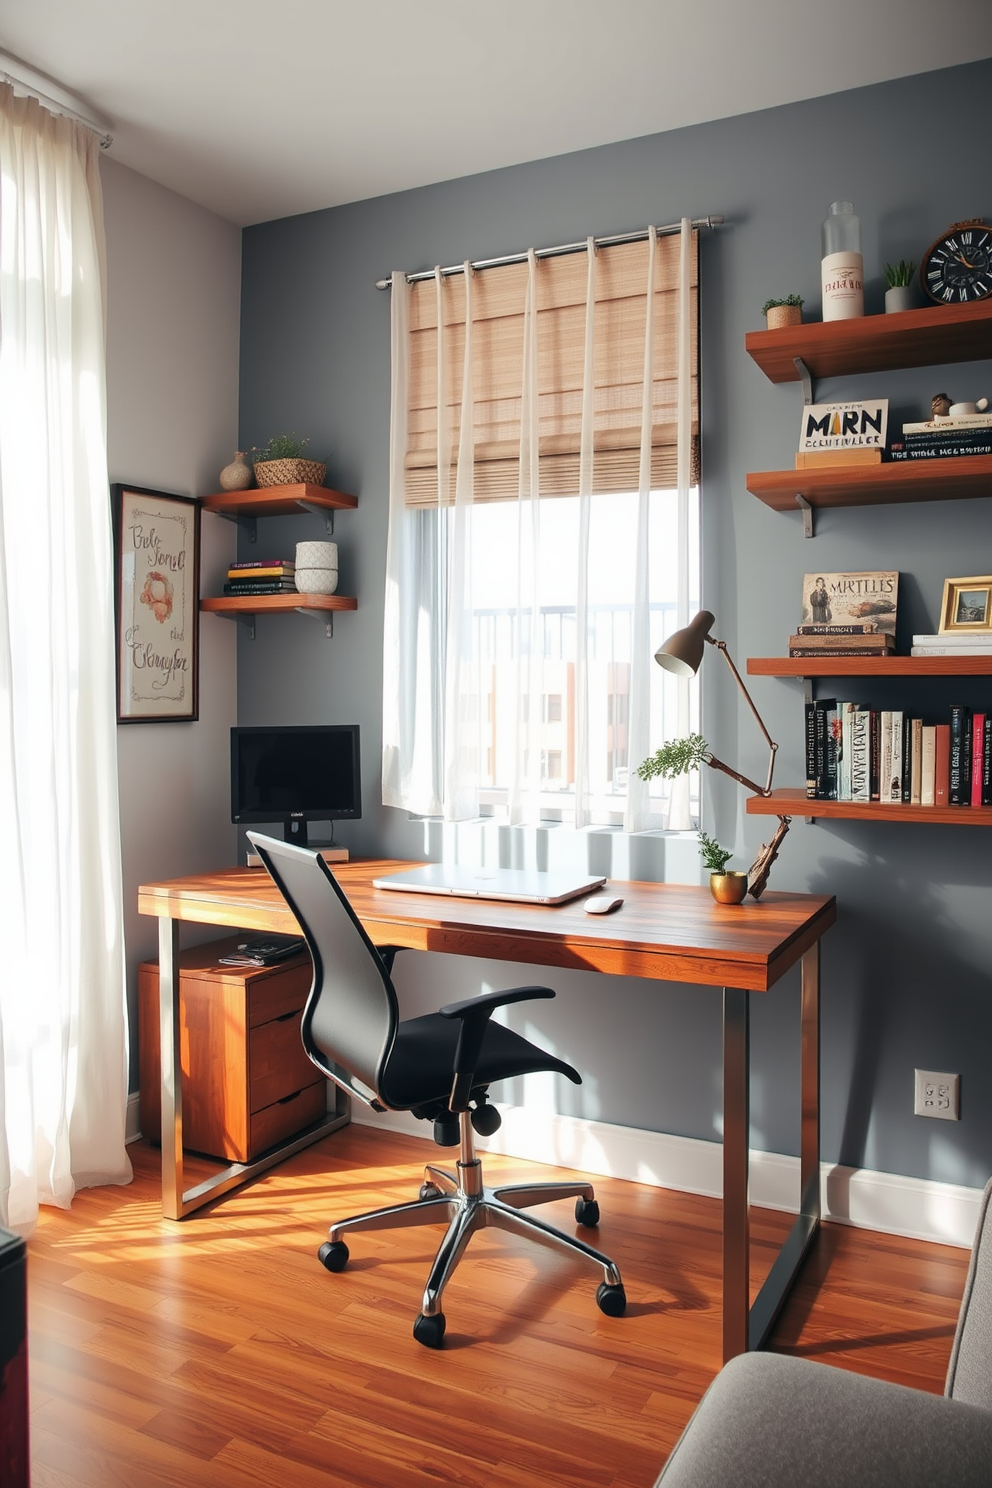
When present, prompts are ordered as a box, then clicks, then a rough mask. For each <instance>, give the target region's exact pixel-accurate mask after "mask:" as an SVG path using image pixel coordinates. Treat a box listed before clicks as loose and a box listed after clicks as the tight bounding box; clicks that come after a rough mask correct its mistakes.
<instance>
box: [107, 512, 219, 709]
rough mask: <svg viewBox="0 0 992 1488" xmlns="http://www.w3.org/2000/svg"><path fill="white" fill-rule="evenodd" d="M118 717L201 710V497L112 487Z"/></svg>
mask: <svg viewBox="0 0 992 1488" xmlns="http://www.w3.org/2000/svg"><path fill="white" fill-rule="evenodd" d="M111 495H112V498H113V513H114V609H115V615H116V621H117V719H118V722H119V723H179V722H182V723H189V722H192V721H193V720H194V719H195V718H197V717H198V716H199V680H200V679H199V649H200V503H199V502H198V501H196V500H195V499H194V498H193V497H190V496H170V495H169V494H168V493H167V492H165V491H149V490H147V489H145V488H144V487H142V486H128V485H114V486H112V487H111Z"/></svg>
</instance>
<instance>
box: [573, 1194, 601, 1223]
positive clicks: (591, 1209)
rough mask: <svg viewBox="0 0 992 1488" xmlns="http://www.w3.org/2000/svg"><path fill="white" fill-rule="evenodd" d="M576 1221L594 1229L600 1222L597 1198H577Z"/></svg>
mask: <svg viewBox="0 0 992 1488" xmlns="http://www.w3.org/2000/svg"><path fill="white" fill-rule="evenodd" d="M575 1223H576V1224H580V1225H585V1227H586V1229H587V1230H594V1229H595V1228H596V1226H597V1225H598V1224H599V1205H598V1204H597V1203H596V1200H595V1199H576V1201H575Z"/></svg>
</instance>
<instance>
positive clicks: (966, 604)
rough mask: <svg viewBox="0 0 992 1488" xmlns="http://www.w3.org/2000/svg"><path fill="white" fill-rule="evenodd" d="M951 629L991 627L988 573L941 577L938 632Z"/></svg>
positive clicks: (990, 578)
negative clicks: (942, 589) (942, 578)
mask: <svg viewBox="0 0 992 1488" xmlns="http://www.w3.org/2000/svg"><path fill="white" fill-rule="evenodd" d="M952 630H958V631H962V630H963V631H968V630H992V575H990V574H979V575H978V576H977V577H975V578H971V579H945V580H944V601H943V604H942V605H941V607H940V634H941V635H946V634H947V633H948V632H949V631H952Z"/></svg>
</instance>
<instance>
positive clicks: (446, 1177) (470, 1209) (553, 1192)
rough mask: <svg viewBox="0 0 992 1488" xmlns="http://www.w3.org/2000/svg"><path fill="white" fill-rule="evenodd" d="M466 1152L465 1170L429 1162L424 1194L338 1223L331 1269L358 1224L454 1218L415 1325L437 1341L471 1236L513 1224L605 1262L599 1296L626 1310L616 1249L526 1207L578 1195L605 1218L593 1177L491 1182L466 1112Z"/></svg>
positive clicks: (519, 1231)
mask: <svg viewBox="0 0 992 1488" xmlns="http://www.w3.org/2000/svg"><path fill="white" fill-rule="evenodd" d="M459 1124H460V1129H461V1149H462V1150H461V1156H460V1158H459V1161H458V1164H457V1168H458V1171H457V1176H456V1175H455V1174H454V1173H449V1172H448V1171H447V1170H446V1169H445V1168H439V1167H435V1165H434V1164H433V1163H428V1164H427V1165H426V1167H425V1168H424V1186H423V1188H422V1189H421V1191H420V1192H421V1197H420V1198H418V1199H415V1200H414V1201H413V1202H412V1203H409V1204H393V1205H390V1206H389V1207H388V1208H385V1209H374V1210H372V1211H370V1212H369V1213H368V1214H359V1215H355V1216H354V1217H353V1218H351V1219H344V1220H341V1221H340V1222H339V1223H338V1224H333V1225H331V1227H330V1229H329V1230H328V1232H327V1241H328V1243H327V1245H326V1246H322V1247H321V1259H322V1260H323V1261H324V1264H325V1265H327V1266H328V1269H331V1270H340V1269H341V1267H342V1266H343V1265H344V1264H345V1263H346V1261H347V1247H346V1246H345V1245H344V1244H343V1237H344V1236H345V1235H346V1234H348V1233H350V1232H353V1231H358V1230H390V1229H400V1228H404V1227H406V1226H408V1225H409V1226H413V1225H424V1224H437V1223H438V1221H439V1220H441V1219H446V1220H447V1221H448V1229H447V1232H446V1234H445V1236H444V1239H443V1240H442V1241H441V1245H440V1248H439V1250H438V1252H437V1256H436V1257H435V1260H434V1264H433V1266H432V1267H431V1271H430V1275H429V1276H428V1278H427V1285H426V1287H425V1288H424V1296H423V1302H422V1307H421V1316H420V1318H418V1320H417V1325H415V1327H414V1334H415V1336H416V1337H417V1338H418V1339H419V1341H420V1342H423V1343H428V1344H429V1346H432V1347H437V1346H439V1344H440V1341H441V1336H442V1335H443V1332H444V1318H443V1314H442V1312H441V1296H442V1293H443V1292H444V1288H445V1287H446V1286H447V1284H448V1282H449V1280H450V1279H451V1276H452V1274H453V1273H454V1270H455V1267H456V1266H457V1265H458V1262H459V1261H460V1260H461V1257H462V1255H463V1254H464V1252H465V1248H466V1246H467V1245H468V1242H469V1240H470V1239H471V1238H472V1235H473V1234H474V1233H475V1231H476V1230H480V1229H483V1228H485V1227H487V1226H492V1227H494V1228H496V1229H501V1230H509V1231H510V1232H511V1234H516V1235H523V1236H526V1238H527V1239H530V1240H536V1241H537V1242H538V1244H541V1245H547V1246H549V1247H551V1248H552V1249H556V1250H563V1251H565V1252H566V1253H570V1254H573V1255H578V1256H582V1257H583V1258H584V1259H586V1260H588V1261H591V1262H592V1263H593V1265H595V1266H600V1267H602V1270H603V1277H604V1279H603V1283H602V1285H601V1286H600V1288H599V1291H598V1292H597V1298H596V1300H597V1303H598V1305H599V1307H600V1308H601V1310H602V1311H603V1312H606V1313H609V1314H610V1315H611V1316H614V1317H617V1316H620V1315H621V1314H622V1312H623V1310H624V1306H625V1304H626V1298H625V1296H624V1292H623V1283H622V1281H621V1279H620V1272H619V1270H618V1269H617V1267H616V1266H615V1265H614V1264H613V1262H612V1261H611V1260H610V1258H609V1256H606V1255H603V1253H602V1252H601V1251H598V1250H595V1249H593V1247H592V1246H591V1245H587V1244H586V1243H585V1241H584V1240H579V1239H578V1238H577V1237H576V1236H574V1235H566V1234H565V1233H564V1232H563V1231H561V1230H557V1229H555V1228H554V1226H553V1225H549V1224H545V1223H544V1222H543V1220H540V1219H537V1218H535V1217H534V1216H533V1215H530V1214H522V1213H521V1212H520V1211H521V1210H523V1209H529V1208H531V1207H532V1206H533V1205H535V1204H547V1203H550V1202H551V1201H552V1200H554V1199H565V1198H576V1199H580V1200H582V1201H584V1204H586V1205H589V1206H591V1209H590V1212H591V1213H592V1212H594V1213H595V1220H594V1221H593V1222H594V1223H595V1222H596V1221H598V1214H599V1211H598V1206H596V1203H595V1193H594V1191H593V1186H592V1184H591V1183H515V1184H509V1185H502V1186H500V1187H497V1188H487V1187H486V1186H485V1185H484V1184H483V1182H482V1164H481V1162H480V1161H479V1159H478V1157H476V1155H475V1150H474V1142H473V1134H472V1128H471V1125H470V1113H469V1112H467V1111H465V1112H462V1113H461V1115H460V1121H459ZM334 1247H340V1250H338V1252H337V1256H336V1258H335V1259H336V1262H337V1263H336V1264H334V1265H331V1264H330V1262H329V1261H328V1260H326V1259H325V1252H330V1253H332V1255H333V1250H334ZM428 1318H432V1319H435V1320H437V1322H438V1323H439V1325H440V1326H439V1327H437V1328H435V1329H427V1330H425V1331H424V1332H421V1331H418V1329H419V1328H420V1325H421V1323H422V1322H423V1320H425V1319H428Z"/></svg>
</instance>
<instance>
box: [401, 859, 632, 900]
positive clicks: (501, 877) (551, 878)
mask: <svg viewBox="0 0 992 1488" xmlns="http://www.w3.org/2000/svg"><path fill="white" fill-rule="evenodd" d="M605 882H606V877H605V875H603V876H601V877H596V876H594V875H592V874H586V875H582V874H578V873H570V872H564V871H561V870H558V871H556V872H553V873H543V872H541V871H540V870H539V869H536V868H457V867H453V866H452V865H451V864H450V863H427V864H425V866H424V867H423V868H408V869H406V870H405V871H404V872H403V873H389V874H386V875H384V876H383V877H382V878H374V879H373V880H372V883H373V885H374V886H375V888H377V889H402V890H403V891H404V892H406V893H408V894H453V895H455V896H456V897H458V898H461V899H509V900H511V901H512V902H514V903H516V904H565V903H566V902H567V901H568V900H569V899H578V897H579V895H580V894H589V893H591V892H592V890H593V889H598V888H600V887H601V886H602V885H603V884H604V883H605Z"/></svg>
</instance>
